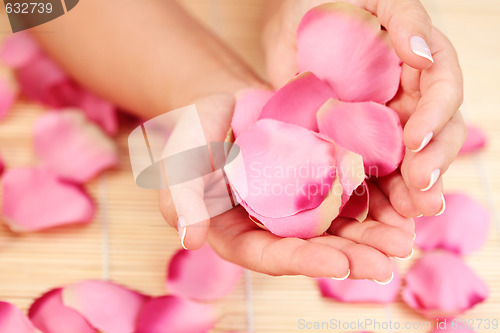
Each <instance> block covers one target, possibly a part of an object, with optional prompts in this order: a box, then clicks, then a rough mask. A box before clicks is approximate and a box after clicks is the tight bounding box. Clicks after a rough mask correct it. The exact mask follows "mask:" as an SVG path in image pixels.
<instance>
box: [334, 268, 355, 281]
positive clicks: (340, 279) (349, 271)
mask: <svg viewBox="0 0 500 333" xmlns="http://www.w3.org/2000/svg"><path fill="white" fill-rule="evenodd" d="M349 275H351V270H350V269H347V275H346V276H344V277H341V278H336V277H332V280H337V281H342V280H345V279H347V278H348V277H349Z"/></svg>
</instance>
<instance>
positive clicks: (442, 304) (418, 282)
mask: <svg viewBox="0 0 500 333" xmlns="http://www.w3.org/2000/svg"><path fill="white" fill-rule="evenodd" d="M405 281H406V286H405V287H404V289H403V292H402V296H403V300H404V301H405V302H406V303H407V304H408V305H409V306H410V307H411V308H413V309H415V310H416V311H418V312H420V313H422V314H423V315H425V316H427V317H429V318H449V317H454V316H456V315H457V314H460V313H462V312H464V311H466V310H468V309H470V308H472V307H473V306H474V305H476V304H478V303H481V302H483V301H484V300H485V299H486V298H487V297H488V288H487V286H486V284H485V283H484V282H483V281H482V280H481V279H480V278H479V277H478V276H477V275H476V274H475V273H474V272H473V271H472V270H471V269H470V268H469V267H468V266H467V265H465V263H464V262H463V261H462V259H461V258H460V257H458V256H457V255H455V254H452V253H449V252H445V251H442V252H441V251H439V252H431V253H427V254H425V255H424V256H423V257H421V258H420V259H419V260H418V261H417V262H416V263H415V264H414V265H413V267H411V269H410V270H409V271H408V273H407V274H406V277H405Z"/></svg>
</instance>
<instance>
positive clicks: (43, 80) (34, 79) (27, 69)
mask: <svg viewBox="0 0 500 333" xmlns="http://www.w3.org/2000/svg"><path fill="white" fill-rule="evenodd" d="M16 76H17V80H18V83H19V86H20V89H21V91H22V92H23V93H24V94H25V95H26V96H27V97H28V98H31V99H33V100H36V101H39V102H41V103H43V104H45V105H48V106H51V107H65V106H67V105H63V103H61V101H60V99H61V97H60V95H59V94H58V91H57V89H54V87H57V86H58V85H62V84H64V83H65V82H68V81H69V78H68V76H67V75H66V74H65V73H64V72H63V71H62V69H61V68H60V67H59V66H57V65H56V64H55V63H54V62H53V61H52V60H51V59H50V58H48V57H46V56H38V57H36V58H35V59H33V61H31V62H30V63H29V64H28V65H26V66H23V67H21V68H19V69H18V70H17V72H16Z"/></svg>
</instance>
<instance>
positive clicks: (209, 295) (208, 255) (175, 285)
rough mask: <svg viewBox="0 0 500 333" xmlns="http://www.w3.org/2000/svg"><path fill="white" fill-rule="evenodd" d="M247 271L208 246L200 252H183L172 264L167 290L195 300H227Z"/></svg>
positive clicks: (177, 255) (181, 251)
mask: <svg viewBox="0 0 500 333" xmlns="http://www.w3.org/2000/svg"><path fill="white" fill-rule="evenodd" d="M242 274H243V268H241V267H240V266H237V265H235V264H233V263H230V262H228V261H226V260H224V259H222V258H221V257H219V255H218V254H217V253H215V252H214V250H212V248H211V247H210V246H208V245H205V246H203V247H202V248H201V249H199V250H197V251H186V250H182V249H181V250H179V251H178V252H177V253H176V254H175V255H174V256H173V257H172V260H171V261H170V264H169V267H168V274H167V289H168V290H169V291H171V292H172V293H174V294H176V295H179V296H182V297H187V298H190V299H193V300H201V301H207V300H215V299H219V298H222V297H224V296H225V295H226V294H228V293H229V292H231V290H233V289H234V287H235V286H236V284H237V283H238V282H239V281H240V279H241V275H242Z"/></svg>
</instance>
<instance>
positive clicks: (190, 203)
mask: <svg viewBox="0 0 500 333" xmlns="http://www.w3.org/2000/svg"><path fill="white" fill-rule="evenodd" d="M175 196H176V200H175V201H174V199H173V197H172V193H171V191H170V190H169V189H167V190H161V191H160V212H161V213H162V215H163V218H164V219H165V221H166V222H167V223H168V224H169V225H171V226H172V227H174V228H176V229H177V231H178V233H179V238H180V242H181V245H182V247H183V248H185V249H187V250H197V249H199V248H200V247H202V246H203V244H205V241H206V238H207V234H208V230H209V228H208V227H209V225H210V219H209V218H207V217H208V212H207V210H206V206H205V203H204V202H203V198H202V196H201V195H200V193H199V192H197V191H193V190H192V189H189V188H188V189H184V190H183V192H182V193H180V192H179V191H176V194H175Z"/></svg>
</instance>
